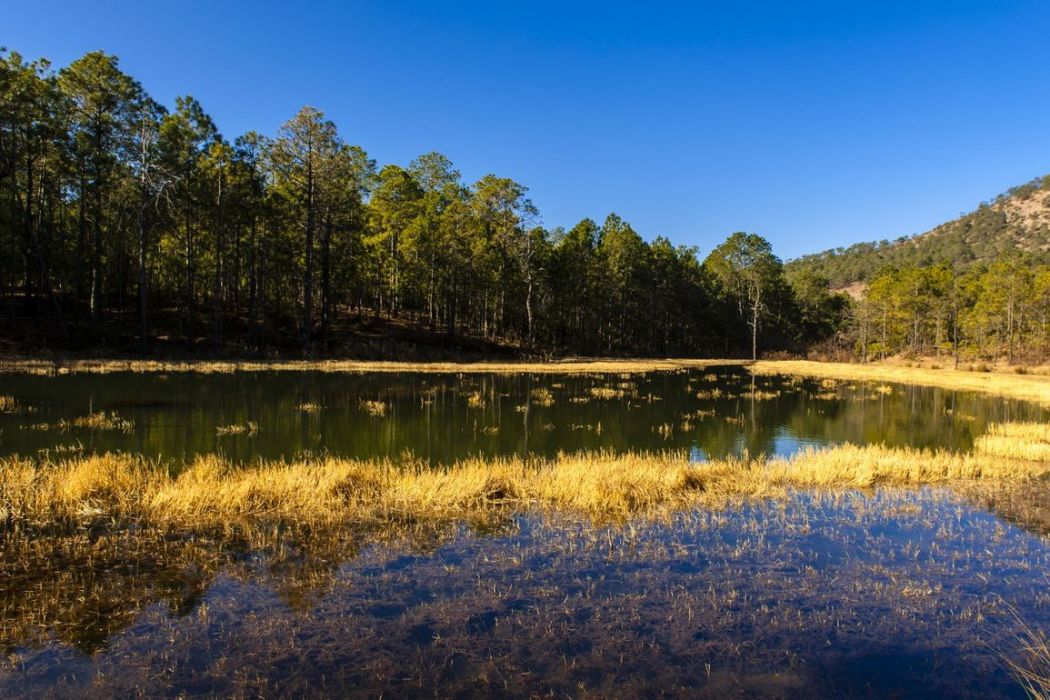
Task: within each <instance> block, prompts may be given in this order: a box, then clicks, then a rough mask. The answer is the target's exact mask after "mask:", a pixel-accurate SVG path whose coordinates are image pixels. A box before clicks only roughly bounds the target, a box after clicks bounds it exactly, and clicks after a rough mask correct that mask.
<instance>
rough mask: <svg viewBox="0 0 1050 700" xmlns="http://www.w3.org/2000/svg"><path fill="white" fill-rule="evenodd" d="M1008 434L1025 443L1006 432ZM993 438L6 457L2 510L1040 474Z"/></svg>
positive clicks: (237, 510) (614, 494)
mask: <svg viewBox="0 0 1050 700" xmlns="http://www.w3.org/2000/svg"><path fill="white" fill-rule="evenodd" d="M588 427H590V426H588ZM1011 430H1016V431H1017V432H1018V433H1019V434H1021V435H1023V437H1010V431H1011ZM997 431H998V432H999V433H1000V434H998V435H994V436H991V437H995V438H998V439H1002V440H1013V441H1015V443H1016V448H1015V449H1014V450H1013V451H1012V452H1010V453H1009V454H1004V452H1005V450H1003V449H1002V446H1001V445H1000V443H999V442H993V443H992V445H993V449H992V451H986V448H985V444H984V443H982V442H980V441H978V443H977V446H976V448H975V452H974V453H971V454H957V453H952V452H948V451H944V450H918V449H911V448H889V447H883V446H877V445H869V446H863V447H859V446H854V445H841V446H838V447H833V448H829V449H807V450H803V451H801V452H799V453H798V454H796V455H795V456H793V457H791V458H789V459H785V458H761V457H759V458H752V459H747V458H740V459H720V460H714V461H711V462H703V463H696V462H691V461H690V460H689V458H688V456H687V455H685V454H682V453H673V454H645V453H627V454H612V453H606V452H598V453H593V452H592V453H577V454H562V455H559V456H557V457H554V458H550V459H541V458H523V457H506V458H481V457H478V458H473V459H467V460H463V461H461V462H459V463H457V464H455V465H453V466H451V467H449V468H442V469H435V468H431V467H430V466H429V465H427V464H425V463H423V462H421V461H416V460H413V459H409V458H402V459H399V460H389V459H386V460H350V459H339V458H335V457H318V458H310V459H302V460H298V461H293V462H275V461H259V462H256V463H253V464H249V465H241V464H237V463H234V462H231V461H229V460H226V459H224V458H222V457H220V456H217V455H209V456H202V457H198V458H196V459H195V460H193V461H192V462H190V463H189V464H188V465H187V466H186V467H185V468H184V469H183V470H182V471H181V472H180V473H178V474H177V475H172V474H171V473H170V472H169V469H168V467H167V465H163V464H159V463H157V462H153V461H150V460H146V459H144V458H142V457H140V456H134V455H127V454H108V455H103V456H85V457H70V458H68V459H54V458H51V459H45V460H43V461H39V462H38V461H34V460H29V459H23V458H17V457H12V458H7V459H4V460H0V488H2V492H0V503H2V508H3V513H4V514H5V515H6V517H7V518H8V519H13V520H15V521H20V520H25V521H30V522H37V523H40V522H61V521H76V520H78V519H82V518H84V517H103V518H116V519H124V518H130V519H133V520H141V521H143V522H149V523H155V524H162V525H165V524H170V525H174V526H178V527H190V528H192V527H195V526H199V525H200V526H209V525H216V524H220V523H229V522H232V521H237V520H238V519H249V520H251V519H262V520H279V521H288V522H297V523H314V522H333V521H348V520H349V521H360V522H374V521H382V520H388V519H391V518H409V519H423V520H426V519H430V518H438V519H441V518H457V517H467V516H469V515H471V514H476V513H478V512H480V511H485V510H487V509H491V508H494V507H507V506H513V507H515V508H519V509H528V508H540V509H570V510H576V511H582V512H584V513H587V514H590V515H593V516H596V517H602V518H604V517H617V516H622V515H626V514H628V513H631V512H635V511H639V510H651V509H655V508H661V509H680V508H688V507H694V506H700V505H705V504H714V503H724V502H725V501H726V500H727V499H734V498H770V497H780V496H783V495H785V494H786V493H788V492H790V491H791V490H796V489H814V488H815V489H855V488H870V487H877V486H915V485H924V484H942V483H951V482H969V481H1000V482H1017V481H1024V480H1029V479H1034V478H1040V477H1045V476H1046V475H1048V474H1050V461H1048V460H1050V454H1048V453H1046V452H1043V451H1036V450H1033V449H1031V447H1030V446H1031V445H1042V444H1043V443H1042V440H1045V439H1046V435H1045V434H1043V433H1035V432H1034V429H1033V428H1031V427H1021V428H1012V427H1000V428H997ZM1025 445H1028V446H1029V447H1025ZM1016 455H1021V456H1022V457H1021V458H1018V457H1017V456H1016ZM1031 455H1038V456H1037V457H1033V456H1031ZM2 519H3V517H2V516H0V520H2Z"/></svg>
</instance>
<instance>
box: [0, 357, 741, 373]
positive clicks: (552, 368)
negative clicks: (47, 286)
mask: <svg viewBox="0 0 1050 700" xmlns="http://www.w3.org/2000/svg"><path fill="white" fill-rule="evenodd" d="M726 364H742V363H741V362H740V361H739V360H692V359H634V360H564V361H555V362H385V361H370V360H316V361H309V360H283V361H277V362H259V361H244V362H237V361H193V362H178V361H170V362H166V361H156V360H68V361H58V362H52V361H48V360H34V359H23V360H20V359H9V360H0V372H11V373H20V374H37V375H54V374H110V373H113V372H137V373H145V372H157V373H159V372H168V373H177V372H195V373H200V374H231V373H233V372H357V373H365V372H369V373H374V372H425V373H435V374H458V373H472V374H516V373H521V372H531V373H535V374H592V373H598V374H621V375H631V374H640V373H645V372H660V371H678V370H685V369H702V368H704V367H710V366H712V365H726Z"/></svg>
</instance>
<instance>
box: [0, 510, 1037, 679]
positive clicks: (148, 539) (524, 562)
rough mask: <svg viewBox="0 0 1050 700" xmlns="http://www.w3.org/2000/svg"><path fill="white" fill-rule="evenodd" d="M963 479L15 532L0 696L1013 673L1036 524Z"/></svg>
mask: <svg viewBox="0 0 1050 700" xmlns="http://www.w3.org/2000/svg"><path fill="white" fill-rule="evenodd" d="M1029 495H1030V496H1034V497H1035V498H1036V499H1038V498H1039V495H1038V492H1035V491H1033V492H1032V494H1029ZM1014 496H1015V497H1007V495H1006V494H999V497H1001V499H1000V500H1002V499H1005V500H1006V501H1007V502H1010V503H1012V504H1017V503H1022V502H1024V500H1025V497H1024V495H1023V494H1021V495H1020V497H1016V496H1018V494H1014ZM975 502H976V499H973V498H970V499H969V500H967V499H965V498H962V497H959V496H956V495H953V494H952V493H950V492H947V491H941V490H932V489H926V490H922V491H917V492H914V491H913V492H908V491H893V490H889V491H880V492H877V493H874V494H861V493H855V492H851V493H843V494H823V495H821V494H802V495H798V496H797V497H795V498H793V499H789V500H786V501H777V502H764V503H752V504H749V505H745V506H743V507H739V508H735V509H732V510H725V511H696V512H690V513H684V514H680V515H678V516H675V517H674V518H672V519H671V520H670V521H667V522H637V523H634V524H633V525H632V526H631V527H608V528H605V527H595V526H593V525H592V524H590V523H588V522H586V521H582V520H578V519H574V518H571V517H568V516H564V515H561V516H546V517H540V516H535V515H525V516H510V515H508V517H507V518H506V519H500V520H497V521H495V522H490V523H479V524H476V525H473V526H471V525H464V526H448V527H441V528H431V527H422V526H420V527H415V528H407V529H403V530H400V531H398V532H394V533H377V532H373V533H367V532H361V531H352V530H348V531H337V532H333V531H324V532H308V531H266V532H253V533H247V534H242V535H241V536H230V535H228V534H227V535H223V536H221V537H220V536H218V535H217V536H215V537H204V536H198V537H191V538H176V537H161V536H159V535H155V534H151V533H150V532H149V531H139V532H135V533H86V532H78V533H66V534H63V535H59V534H58V533H53V536H52V537H40V536H36V535H31V534H30V533H20V534H18V533H16V534H13V535H12V536H10V537H9V538H7V539H6V540H5V541H4V543H3V545H2V546H3V550H4V551H3V554H4V557H3V564H2V566H3V569H4V570H3V571H2V574H3V575H2V576H0V604H2V606H3V607H2V609H0V620H2V627H0V642H2V645H3V647H4V651H5V656H4V659H3V660H2V661H0V695H3V696H36V695H38V694H41V693H47V694H58V695H74V694H75V695H83V694H88V695H100V696H110V695H114V694H116V695H126V694H130V693H133V692H134V693H140V694H146V695H150V696H153V695H158V694H163V695H177V694H180V693H181V694H200V693H205V694H217V695H256V694H266V695H269V694H276V693H283V694H293V695H299V694H319V693H324V694H338V695H342V694H344V693H358V694H369V695H376V694H380V693H386V694H394V695H423V694H428V693H432V692H433V691H434V689H435V688H437V689H440V691H441V693H442V694H446V695H448V694H457V693H459V694H464V693H465V694H492V693H499V694H509V695H529V694H547V693H552V694H570V695H576V694H581V693H594V694H619V695H622V694H633V693H643V692H653V691H654V690H656V691H658V692H667V693H674V692H680V693H682V692H684V693H690V694H692V693H701V692H702V693H705V694H710V695H714V694H725V693H731V694H741V693H743V694H761V695H776V696H780V697H783V696H788V697H814V696H818V695H819V696H827V695H839V696H841V695H856V694H865V695H870V694H873V695H876V696H886V695H893V694H898V695H908V696H910V695H950V696H954V697H967V696H973V697H977V696H980V697H1012V696H1016V697H1020V696H1021V695H1022V693H1021V692H1020V688H1019V686H1017V685H1016V683H1015V682H1014V681H1013V679H1012V678H1011V677H1010V676H1009V674H1008V673H1007V672H1006V671H1005V670H1004V668H1003V665H1002V664H1001V662H1000V659H999V658H998V656H997V651H996V650H995V649H994V648H993V646H994V645H990V642H994V643H995V645H999V646H1002V645H1003V644H1006V642H1008V641H1009V640H1011V639H1012V637H1011V634H1012V631H1013V629H1014V627H1013V626H1014V625H1015V624H1016V619H1015V618H1014V611H1016V612H1017V613H1018V614H1020V615H1022V616H1024V617H1025V618H1026V619H1027V620H1028V621H1029V623H1030V624H1032V625H1035V626H1041V627H1043V628H1045V627H1046V626H1047V625H1050V590H1048V587H1047V585H1046V577H1045V576H1046V575H1045V571H1047V570H1048V567H1050V543H1048V541H1047V540H1045V539H1043V538H1040V537H1038V536H1034V535H1033V534H1030V533H1029V532H1026V531H1025V530H1023V529H1021V528H1018V527H1015V526H1013V525H1009V524H1007V523H1006V522H1004V521H1003V520H1001V519H999V518H998V517H996V516H995V515H994V514H993V513H991V512H988V511H986V510H984V509H983V508H980V507H978V506H976V505H974V503H975ZM1020 519H1023V518H1020ZM1003 651H1004V652H1010V651H1011V650H1010V649H1009V648H1004V649H1003ZM947 669H951V671H950V672H948V671H947Z"/></svg>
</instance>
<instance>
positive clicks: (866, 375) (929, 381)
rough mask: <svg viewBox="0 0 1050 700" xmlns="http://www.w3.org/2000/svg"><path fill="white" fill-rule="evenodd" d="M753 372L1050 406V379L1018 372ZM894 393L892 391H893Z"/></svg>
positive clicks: (845, 368)
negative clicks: (974, 393) (947, 391)
mask: <svg viewBox="0 0 1050 700" xmlns="http://www.w3.org/2000/svg"><path fill="white" fill-rule="evenodd" d="M749 369H750V370H751V371H752V372H753V373H755V374H759V375H776V374H781V375H797V376H804V377H815V378H823V379H833V380H852V381H874V382H894V383H899V384H915V385H919V386H934V387H943V388H945V389H951V390H954V391H978V392H982V393H986V394H994V395H996V396H1005V397H1009V398H1014V399H1021V400H1024V401H1034V402H1036V403H1040V404H1043V405H1044V406H1050V377H1048V376H1046V375H1041V374H1016V373H1014V372H993V371H991V368H990V367H989V368H987V371H982V372H972V371H964V370H953V369H932V368H929V367H907V366H904V365H899V364H889V363H871V364H866V365H860V364H847V363H843V362H812V361H804V360H759V361H758V362H755V363H753V364H751V365H749ZM891 390H892V389H891Z"/></svg>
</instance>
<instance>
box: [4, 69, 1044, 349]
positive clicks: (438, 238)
mask: <svg viewBox="0 0 1050 700" xmlns="http://www.w3.org/2000/svg"><path fill="white" fill-rule="evenodd" d="M1048 187H1050V183H1048V182H1047V181H1036V182H1033V183H1030V184H1029V185H1028V186H1026V188H1021V189H1018V190H1017V191H1012V192H1011V193H1009V195H1010V197H1011V198H1013V199H1016V198H1018V197H1024V198H1031V197H1034V196H1037V195H1038V196H1042V195H1043V194H1044V193H1045V191H1046V190H1047V189H1048ZM1004 216H1005V215H1003V214H1002V212H1001V211H999V210H998V209H996V208H995V207H994V206H993V207H987V206H985V207H982V208H981V209H979V210H978V211H977V212H975V213H974V214H973V215H970V217H969V218H968V219H965V220H960V221H959V222H953V223H952V224H951V225H950V226H949V225H946V226H949V228H948V229H946V230H947V231H948V234H947V235H942V236H940V237H939V238H937V240H940V241H941V243H938V244H937V245H939V246H941V247H942V248H945V250H949V251H954V252H952V254H951V256H949V257H950V260H948V261H945V259H944V256H941V259H940V261H938V259H937V257H936V256H930V255H922V256H916V255H913V256H911V257H908V256H903V255H898V254H895V255H894V256H891V257H889V258H886V259H878V260H873V259H871V258H864V259H863V260H862V261H861V262H860V263H858V264H859V265H860V267H861V268H863V269H864V270H865V272H864V274H863V275H862V277H863V279H864V281H865V283H866V289H865V290H864V291H863V294H862V295H860V296H859V298H857V299H851V298H850V297H848V296H846V295H845V294H839V293H833V292H832V291H830V287H831V286H832V282H835V281H836V280H837V281H838V282H840V283H841V282H843V281H844V279H840V278H845V277H858V276H860V275H857V274H854V273H851V272H849V270H848V269H847V268H849V266H850V265H852V264H853V262H856V261H854V260H853V257H856V256H853V257H851V256H850V255H845V256H843V255H841V253H842V251H838V252H837V253H836V252H835V251H833V252H832V253H829V254H825V255H823V256H809V257H807V258H803V259H801V260H799V261H794V262H792V263H789V264H788V265H787V266H785V265H784V264H783V263H782V262H781V261H780V259H779V258H777V257H776V255H775V254H774V252H773V251H772V249H771V247H770V244H769V243H768V241H766V240H765V239H763V238H761V237H760V236H758V235H756V234H753V233H740V232H738V233H733V234H732V235H730V236H728V238H727V239H726V240H725V241H724V242H723V243H722V244H720V245H719V246H717V247H715V248H714V249H713V250H712V251H709V252H708V253H707V254H706V255H705V256H701V255H700V251H698V250H697V249H696V248H694V247H686V246H676V245H674V244H673V243H672V242H670V241H669V240H667V239H666V238H664V237H660V236H656V237H653V238H651V240H647V239H646V238H643V236H642V235H641V234H640V233H639V232H637V231H636V230H635V229H634V228H633V227H632V226H631V225H630V224H629V223H628V222H627V221H625V220H623V219H622V218H620V217H619V216H617V215H616V214H609V215H607V216H606V217H605V218H604V219H603V220H602V221H601V223H598V222H597V221H595V220H592V219H590V218H584V219H582V220H581V221H580V222H579V223H577V224H576V225H574V226H572V227H571V228H569V229H565V228H561V227H553V228H546V227H544V225H543V224H542V220H541V218H540V213H539V211H538V210H537V208H536V207H535V205H534V204H533V203H532V202H531V200H530V199H529V197H528V189H527V187H526V186H525V185H523V184H521V183H519V182H516V181H515V180H513V179H511V178H507V177H500V176H497V175H494V174H489V175H485V176H483V177H481V178H480V179H478V180H477V181H476V182H473V183H465V182H464V181H463V179H462V177H461V175H460V173H459V172H458V171H457V170H456V169H455V167H454V166H453V164H452V162H451V161H450V160H449V159H448V158H447V157H446V156H444V155H442V154H440V153H436V152H431V153H424V154H422V155H420V156H419V157H417V158H415V159H414V160H412V161H411V162H410V163H408V164H406V165H397V164H387V165H382V166H380V165H378V164H377V163H376V161H375V160H374V159H372V158H370V157H369V155H368V153H367V152H366V151H365V150H364V148H362V147H361V146H358V145H354V144H352V143H351V142H349V141H347V140H346V139H345V138H344V136H343V135H342V134H341V133H340V132H339V130H338V128H337V126H336V125H335V124H334V123H333V122H331V121H330V120H328V119H327V118H326V117H325V115H324V114H323V113H322V112H321V111H320V110H318V109H315V108H313V107H303V108H302V109H300V110H299V111H298V112H297V113H295V114H293V115H291V117H290V118H289V119H288V121H287V122H286V123H285V124H284V125H283V126H282V127H281V128H280V129H279V130H278V131H277V133H275V134H273V135H270V136H267V135H263V134H259V133H256V132H249V133H245V134H242V135H240V136H237V137H235V138H234V139H233V140H232V141H231V140H229V139H227V138H226V137H224V136H223V135H222V134H221V133H220V131H219V129H218V127H217V126H216V124H215V122H214V121H213V120H212V119H211V117H209V116H208V113H207V112H206V111H205V108H204V106H203V105H201V104H200V103H199V102H198V101H197V100H195V99H194V98H192V97H189V96H185V97H179V98H177V99H176V100H175V104H174V105H171V106H170V107H167V106H164V105H161V104H159V103H158V102H157V101H155V100H154V99H153V98H151V97H150V95H149V94H148V93H147V91H146V90H145V88H144V87H143V86H142V85H141V84H140V83H139V82H138V81H136V80H135V79H134V78H133V77H131V76H129V75H127V74H125V73H124V72H123V71H122V70H121V69H120V65H119V61H118V59H117V58H116V57H115V56H112V55H108V54H105V53H102V52H92V53H88V54H86V55H84V56H83V57H81V58H79V59H77V60H75V61H73V62H72V63H70V64H69V65H68V66H65V67H63V68H60V69H57V70H56V69H54V68H52V66H51V65H50V63H49V62H48V61H47V60H44V59H38V60H32V61H30V60H27V59H25V58H23V57H22V56H21V55H19V54H18V53H16V52H13V51H7V50H4V51H3V52H2V53H0V351H7V352H14V353H20V352H38V351H44V350H46V351H60V352H61V351H80V352H89V353H106V352H109V353H113V352H116V353H121V352H128V353H140V354H157V353H160V354H180V353H209V354H225V355H263V354H265V355H268V356H305V357H313V356H333V355H342V356H350V357H353V356H365V357H368V356H377V357H405V358H411V359H430V358H429V357H428V356H427V354H428V353H431V352H446V354H447V353H452V354H453V357H452V358H451V359H455V357H454V355H455V353H456V352H462V349H461V348H463V347H468V348H472V349H475V350H476V349H477V348H481V350H480V351H481V352H486V348H488V349H499V350H500V351H505V352H512V353H515V354H518V355H522V356H536V357H555V356H567V355H589V356H598V355H603V356H679V357H698V356H724V357H757V356H759V355H760V354H763V353H765V354H767V355H768V354H770V353H774V352H786V353H792V354H798V355H801V354H807V353H809V354H811V355H813V354H817V355H821V356H829V355H836V356H839V357H841V356H844V355H846V356H849V357H851V358H854V359H860V360H868V359H873V358H882V357H886V356H889V355H894V354H899V353H905V354H911V355H931V354H933V355H937V354H942V355H943V354H950V355H955V356H970V357H978V356H979V357H1000V356H1005V357H1007V358H1009V359H1011V360H1012V359H1014V358H1015V357H1020V356H1024V357H1026V358H1031V357H1032V356H1033V354H1036V355H1038V356H1039V358H1041V357H1042V355H1043V354H1044V351H1045V348H1046V346H1047V342H1046V340H1047V327H1046V326H1047V311H1048V310H1050V268H1048V267H1046V266H1045V265H1044V264H1043V257H1042V256H1043V254H1042V253H1041V252H1040V251H1032V252H1028V253H1025V252H1021V251H1020V250H1019V249H1018V248H1019V247H1018V246H1017V245H998V246H996V245H993V240H994V239H995V236H996V234H997V233H998V234H1001V233H1002V232H1003V231H1004V230H1006V229H1009V224H1008V222H1007V221H1006V219H1005V218H1004ZM953 231H955V232H959V231H961V232H962V233H952V232H953ZM975 231H976V232H977V233H976V234H975V233H974V232H975ZM1007 233H1009V231H1007ZM1002 237H1003V236H1001V235H1000V238H1002ZM926 238H929V237H926ZM934 238H936V237H934ZM1015 238H1016V236H1015ZM1029 238H1030V237H1029ZM1006 240H1008V241H1009V240H1011V239H1010V238H1009V236H1007V237H1006ZM975 242H976V243H980V244H981V245H980V246H978V245H977V244H976V243H975ZM923 245H927V246H928V243H926V242H924V243H923ZM945 246H946V247H945ZM886 247H889V248H894V249H895V250H897V249H899V250H910V249H912V248H914V247H915V246H911V247H910V248H907V247H901V246H897V247H896V248H895V247H894V245H891V244H886V246H880V245H877V244H876V245H874V246H873V249H875V250H877V249H881V248H886ZM854 248H857V247H856V246H855V247H854ZM956 248H959V250H955V249H956ZM850 250H853V249H850ZM858 250H859V248H858ZM975 251H976V252H975ZM843 261H845V262H843ZM851 261H852V262H851ZM836 265H838V267H836ZM840 268H841V269H840ZM832 278H834V279H832ZM845 281H848V280H845ZM395 328H396V329H399V333H400V335H399V336H398V341H397V342H391V343H385V344H384V343H379V344H376V343H374V342H370V343H362V342H361V338H362V336H364V335H365V333H366V331H367V332H370V333H372V335H379V336H380V338H381V339H382V337H383V335H384V334H389V333H391V332H392V331H391V329H395ZM406 329H407V335H406ZM406 337H407V338H408V340H407V341H406V340H405V338H406ZM434 338H440V339H446V340H448V339H456V340H462V341H471V342H473V343H474V345H456V344H454V343H453V344H451V345H440V344H439V345H438V347H439V348H445V349H444V350H440V349H439V350H437V351H435V350H433V349H432V348H431V347H430V346H429V345H428V344H427V343H433V342H434V341H433V339H434ZM419 339H423V340H419ZM448 348H452V349H451V350H448ZM457 348H460V349H459V350H457ZM420 355H422V357H418V356H420Z"/></svg>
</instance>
